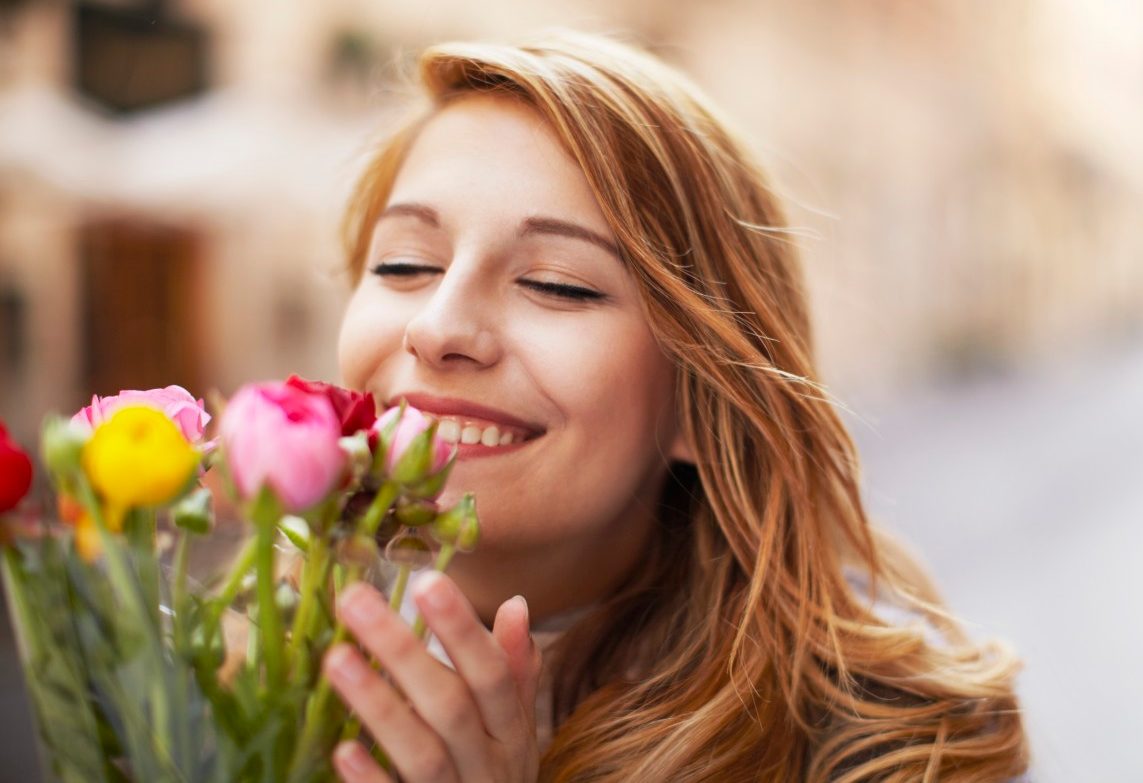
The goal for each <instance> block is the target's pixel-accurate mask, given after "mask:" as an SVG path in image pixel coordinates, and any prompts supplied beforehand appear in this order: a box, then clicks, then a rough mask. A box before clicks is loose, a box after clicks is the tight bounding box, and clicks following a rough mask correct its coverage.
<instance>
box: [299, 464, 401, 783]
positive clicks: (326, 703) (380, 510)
mask: <svg viewBox="0 0 1143 783" xmlns="http://www.w3.org/2000/svg"><path fill="white" fill-rule="evenodd" d="M399 491H400V488H399V487H398V486H397V485H396V484H393V483H390V482H388V481H387V482H385V483H384V484H382V485H381V488H380V489H379V490H378V491H377V494H376V495H375V496H374V498H373V502H372V503H370V504H369V509H368V510H367V511H366V512H365V515H364V516H362V517H361V519H360V520H359V521H358V524H357V533H358V534H359V535H366V536H368V537H370V538H372V537H373V536H375V535H376V533H377V528H378V526H380V524H381V520H382V519H384V518H385V514H386V513H388V511H389V508H390V507H391V506H392V505H393V502H394V501H395V500H396V499H397V494H398V493H399ZM361 572H362V568H361V566H360V565H359V564H353V565H350V566H349V567H348V568H347V569H345V570H344V571H341V570H340V569H338V570H337V571H335V574H334V579H335V581H336V582H337V583H338V584H337V585H336V587H337V590H338V592H340V591H341V590H342V588H343V587H345V586H348V585H351V584H353V583H354V582H356V581H357V580H358V579H360V578H361ZM348 639H349V631H348V629H346V627H345V625H343V624H342V623H341V622H338V623H337V625H336V626H335V627H334V630H333V636H332V638H331V639H330V642H329V647H327V648H326V649H331V648H332V647H333V646H334V645H337V644H341V643H342V642H344V641H347V640H348ZM336 709H337V705H336V703H335V702H333V689H332V687H331V686H330V684H329V679H328V678H327V677H326V676H325V675H324V674H323V675H322V676H321V677H319V678H318V681H317V685H316V686H315V687H314V692H313V694H312V695H311V696H310V700H309V703H308V704H307V705H306V709H305V718H304V722H303V725H302V733H301V737H300V738H299V740H298V743H297V745H296V746H295V748H294V755H293V757H292V758H291V760H290V772H291V777H290V780H291V783H292V782H293V781H295V780H306V779H307V778H306V777H305V776H306V774H307V773H308V770H310V769H312V768H313V762H314V758H313V757H314V755H315V754H316V753H318V752H320V751H322V750H332V748H326V747H325V746H326V745H327V744H328V741H329V740H330V739H331V738H334V737H337V736H338V734H339V731H338V729H337V725H336V723H335V720H334V717H335V716H334V715H333V714H331V713H332V712H333V711H334V710H336Z"/></svg>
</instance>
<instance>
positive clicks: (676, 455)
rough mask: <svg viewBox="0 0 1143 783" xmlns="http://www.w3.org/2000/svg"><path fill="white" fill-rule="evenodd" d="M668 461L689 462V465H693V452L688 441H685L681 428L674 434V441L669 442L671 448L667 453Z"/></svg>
mask: <svg viewBox="0 0 1143 783" xmlns="http://www.w3.org/2000/svg"><path fill="white" fill-rule="evenodd" d="M667 457H668V459H672V460H676V461H678V462H689V463H690V464H691V465H693V464H695V450H694V449H693V448H692V447H691V444H690V441H689V440H687V438H686V436H685V435H684V434H683V429H682V427H679V429H678V430H677V431H676V432H675V439H674V440H673V441H671V448H670V450H669V451H668V452H667Z"/></svg>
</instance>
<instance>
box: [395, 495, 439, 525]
mask: <svg viewBox="0 0 1143 783" xmlns="http://www.w3.org/2000/svg"><path fill="white" fill-rule="evenodd" d="M439 511H440V509H439V508H438V507H437V504H436V503H434V502H433V501H431V500H408V499H405V498H402V499H401V500H399V501H397V506H396V508H395V509H394V510H393V513H394V515H395V516H396V518H397V521H398V522H399V523H400V524H402V525H404V526H406V527H420V526H421V525H427V524H429V523H430V522H432V521H433V520H434V519H436V518H437V514H438V513H439Z"/></svg>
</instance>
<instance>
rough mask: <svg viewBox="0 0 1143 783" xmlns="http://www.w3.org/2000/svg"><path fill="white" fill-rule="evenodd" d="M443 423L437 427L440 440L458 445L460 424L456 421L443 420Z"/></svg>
mask: <svg viewBox="0 0 1143 783" xmlns="http://www.w3.org/2000/svg"><path fill="white" fill-rule="evenodd" d="M440 421H441V423H440V424H439V425H437V435H439V436H440V439H441V440H443V441H447V442H448V443H456V442H457V441H459V440H460V422H459V421H455V420H454V419H441V420H440Z"/></svg>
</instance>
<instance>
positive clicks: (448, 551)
mask: <svg viewBox="0 0 1143 783" xmlns="http://www.w3.org/2000/svg"><path fill="white" fill-rule="evenodd" d="M455 554H456V545H455V544H442V545H441V551H440V552H439V553H437V561H436V562H435V563H433V570H434V571H441V572H443V571H444V570H445V569H446V568H448V564H449V563H450V562H451V561H452V556H453V555H455ZM425 631H426V626H425V618H424V617H423V616H422V615H421V613H420V612H417V618H416V619H415V620H413V635H414V636H416V637H417V638H418V639H424V638H425Z"/></svg>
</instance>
